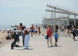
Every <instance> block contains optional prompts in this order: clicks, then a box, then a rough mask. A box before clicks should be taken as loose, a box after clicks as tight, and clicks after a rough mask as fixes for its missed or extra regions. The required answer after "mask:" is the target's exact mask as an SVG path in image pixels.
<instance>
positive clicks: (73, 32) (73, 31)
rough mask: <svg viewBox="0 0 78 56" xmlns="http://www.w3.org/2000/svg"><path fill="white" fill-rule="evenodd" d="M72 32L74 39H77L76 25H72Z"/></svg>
mask: <svg viewBox="0 0 78 56" xmlns="http://www.w3.org/2000/svg"><path fill="white" fill-rule="evenodd" d="M72 34H73V40H75V37H76V28H75V26H73V27H72Z"/></svg>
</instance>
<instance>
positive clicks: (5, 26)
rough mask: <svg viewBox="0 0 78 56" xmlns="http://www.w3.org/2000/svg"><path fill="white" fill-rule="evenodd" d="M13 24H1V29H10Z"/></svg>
mask: <svg viewBox="0 0 78 56" xmlns="http://www.w3.org/2000/svg"><path fill="white" fill-rule="evenodd" d="M10 28H11V26H10V25H0V30H3V29H10Z"/></svg>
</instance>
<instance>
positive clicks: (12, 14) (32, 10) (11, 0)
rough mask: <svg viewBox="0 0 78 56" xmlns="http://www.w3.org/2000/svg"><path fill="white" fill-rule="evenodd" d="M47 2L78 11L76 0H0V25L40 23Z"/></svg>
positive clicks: (77, 0)
mask: <svg viewBox="0 0 78 56" xmlns="http://www.w3.org/2000/svg"><path fill="white" fill-rule="evenodd" d="M47 4H51V5H54V6H57V7H60V8H64V9H69V10H72V11H77V12H78V6H77V5H78V0H0V25H14V24H19V23H20V22H22V23H23V24H26V25H30V24H33V23H38V24H39V23H42V19H43V16H45V9H46V5H47Z"/></svg>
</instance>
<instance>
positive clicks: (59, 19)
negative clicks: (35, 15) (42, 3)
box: [43, 5, 78, 25]
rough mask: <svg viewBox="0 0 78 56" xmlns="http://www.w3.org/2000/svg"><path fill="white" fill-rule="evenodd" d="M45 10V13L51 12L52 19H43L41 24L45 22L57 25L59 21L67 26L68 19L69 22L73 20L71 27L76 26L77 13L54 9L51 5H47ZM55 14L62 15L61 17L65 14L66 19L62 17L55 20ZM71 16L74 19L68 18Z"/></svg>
mask: <svg viewBox="0 0 78 56" xmlns="http://www.w3.org/2000/svg"><path fill="white" fill-rule="evenodd" d="M47 8H48V9H46V12H51V15H52V16H53V17H51V18H44V19H43V23H44V24H45V22H48V21H49V24H56V23H57V22H56V21H60V22H61V21H64V22H65V25H69V19H71V20H74V23H73V25H77V21H76V20H77V16H78V13H76V12H72V11H68V10H65V9H62V8H58V7H55V6H52V5H47ZM49 8H50V9H49ZM56 14H62V15H63V14H65V15H67V16H66V17H65V16H64V17H58V18H56V16H57V15H56ZM71 15H72V16H74V18H70V16H71ZM51 22H53V23H51ZM60 22H59V23H60ZM47 24H48V23H47Z"/></svg>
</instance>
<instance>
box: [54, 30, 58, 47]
mask: <svg viewBox="0 0 78 56" xmlns="http://www.w3.org/2000/svg"><path fill="white" fill-rule="evenodd" d="M54 37H55V46H57V42H58V37H59V35H58V31H55V34H54Z"/></svg>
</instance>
